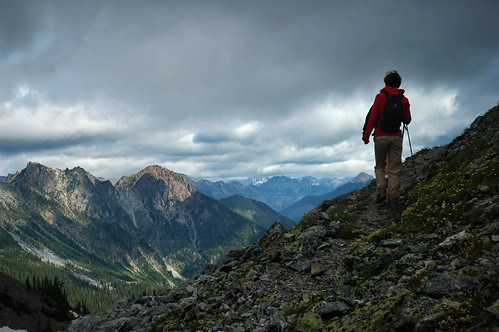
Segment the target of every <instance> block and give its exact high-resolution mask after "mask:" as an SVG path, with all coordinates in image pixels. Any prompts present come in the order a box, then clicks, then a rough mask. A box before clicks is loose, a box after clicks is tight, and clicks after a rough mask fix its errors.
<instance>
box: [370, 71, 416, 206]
mask: <svg viewBox="0 0 499 332" xmlns="http://www.w3.org/2000/svg"><path fill="white" fill-rule="evenodd" d="M384 82H385V87H384V88H383V89H381V91H380V93H378V94H377V95H376V98H375V99H374V104H373V105H372V107H371V110H370V111H369V114H368V116H367V118H366V124H365V125H364V128H365V129H364V133H363V134H362V140H363V141H364V144H368V143H369V136H370V135H371V131H372V130H373V128H374V135H373V136H374V156H375V159H376V166H375V167H374V172H375V175H376V200H375V202H376V203H382V202H383V201H384V200H385V198H386V195H387V192H388V201H389V203H397V202H398V199H399V196H400V195H399V187H400V181H399V173H400V171H401V169H402V137H403V132H402V130H400V125H401V122H403V123H404V124H409V123H410V122H411V111H410V104H409V100H408V99H407V98H406V97H405V96H404V92H405V91H404V90H403V89H399V87H400V84H401V83H402V78H401V77H400V75H399V73H397V71H395V70H392V71H389V72H388V73H386V75H385V78H384ZM387 161H388V180H387V179H386V178H385V167H386V164H387Z"/></svg>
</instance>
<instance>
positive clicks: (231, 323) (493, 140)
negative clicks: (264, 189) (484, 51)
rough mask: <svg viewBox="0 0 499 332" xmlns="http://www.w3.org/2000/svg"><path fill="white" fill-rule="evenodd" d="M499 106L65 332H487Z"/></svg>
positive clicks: (493, 312) (493, 308)
mask: <svg viewBox="0 0 499 332" xmlns="http://www.w3.org/2000/svg"><path fill="white" fill-rule="evenodd" d="M497 123H499V108H498V107H495V108H493V109H491V110H490V111H489V112H488V113H487V114H485V115H484V116H482V117H479V118H478V119H477V120H476V121H475V122H474V123H473V124H472V125H471V127H470V129H468V130H467V131H466V132H465V133H463V135H461V136H460V137H458V138H456V139H455V140H454V141H453V142H452V143H451V144H449V145H447V146H443V147H437V148H433V149H428V150H423V151H420V152H419V153H417V154H416V155H415V156H414V158H412V159H411V158H409V159H408V160H407V161H406V163H405V167H404V174H403V176H402V193H403V197H402V198H401V201H400V203H399V205H397V206H389V205H381V206H376V205H374V203H372V202H373V198H374V192H375V188H374V184H371V185H369V186H368V187H366V188H364V189H361V190H359V191H356V192H352V193H350V194H348V195H345V196H342V197H340V198H337V199H334V200H331V201H324V202H323V203H321V204H320V205H319V206H317V207H316V208H315V209H314V210H312V211H311V212H309V213H308V214H306V215H305V216H304V217H303V219H302V220H301V221H300V223H298V224H297V225H296V226H295V227H294V228H293V229H292V230H290V231H287V230H286V229H285V228H284V227H283V226H282V225H281V224H279V223H275V224H274V225H272V226H271V227H270V228H269V230H268V231H267V233H266V234H265V235H264V236H263V237H262V238H261V240H260V241H259V242H258V243H257V244H255V245H252V246H249V247H247V248H245V249H243V250H240V251H233V252H230V253H229V254H228V255H227V259H226V260H225V261H224V262H222V263H219V264H217V265H206V267H205V268H204V270H203V272H202V273H200V274H198V275H197V276H195V277H194V278H192V279H191V280H189V281H188V282H185V283H184V284H183V285H181V286H179V287H176V288H174V289H172V290H168V291H165V292H164V293H162V294H159V295H154V296H152V295H151V296H144V297H141V298H138V299H135V300H130V301H128V302H125V303H120V304H117V305H116V306H115V307H114V308H112V309H111V310H109V311H107V312H106V313H102V314H99V315H93V316H86V317H83V318H80V319H78V320H76V321H74V322H73V324H72V326H71V327H70V329H69V330H70V331H132V330H133V331H198V330H199V331H499V327H498V326H499V300H498V298H499V296H498V295H499V283H498V277H499V222H498V216H499V209H498V207H497V203H498V200H499V195H498V192H499V188H498V184H499V181H498V180H499V175H498V165H499V162H498V158H497V154H498V151H499V148H498V147H499V145H498V134H497V132H498V131H497Z"/></svg>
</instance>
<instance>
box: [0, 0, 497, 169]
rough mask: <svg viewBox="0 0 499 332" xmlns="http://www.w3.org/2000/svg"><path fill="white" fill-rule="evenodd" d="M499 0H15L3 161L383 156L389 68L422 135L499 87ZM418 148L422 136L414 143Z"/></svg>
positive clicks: (183, 164) (475, 107)
mask: <svg viewBox="0 0 499 332" xmlns="http://www.w3.org/2000/svg"><path fill="white" fill-rule="evenodd" d="M496 9H497V4H496V3H495V1H478V2H473V3H471V2H464V1H463V2H457V3H456V2H455V1H439V2H434V1H417V2H399V1H376V2H374V1H313V2H310V1H302V2H298V1H286V2H281V1H222V0H215V1H181V2H179V1H140V2H135V1H126V2H123V1H105V2H102V1H85V2H78V1H67V2H62V3H61V2H56V1H44V2H39V1H4V2H1V3H0V75H1V77H2V79H1V81H0V158H1V159H0V160H1V161H0V174H7V173H9V172H15V171H16V170H19V169H22V168H24V167H25V165H26V163H27V162H28V161H30V160H33V161H38V162H41V163H44V164H46V165H48V166H50V167H57V168H66V167H69V168H71V167H75V166H78V165H79V166H82V167H84V168H85V169H87V170H88V171H90V172H92V173H93V174H95V175H97V176H104V177H120V176H122V175H128V174H130V173H132V172H137V171H139V170H140V169H142V168H144V167H146V166H148V165H150V164H160V165H163V166H165V167H168V168H170V169H172V170H174V171H176V172H181V173H186V174H189V175H191V176H195V177H203V178H213V179H215V178H233V177H247V176H256V175H282V174H284V175H289V176H303V175H314V176H353V175H355V174H357V173H358V172H360V171H366V172H371V171H372V167H373V151H372V150H373V147H372V145H369V146H365V145H363V143H362V141H361V139H360V133H361V128H362V125H363V120H364V117H365V114H366V112H367V110H368V109H369V106H370V105H371V103H372V102H373V100H374V96H375V94H376V93H377V92H378V91H379V89H381V88H382V87H383V82H382V78H383V75H384V73H385V72H386V71H388V70H391V69H397V70H398V71H399V72H400V73H401V75H402V78H403V82H402V88H405V89H406V96H407V97H408V98H409V99H410V102H411V109H412V113H413V119H414V120H413V123H412V124H411V126H410V130H411V139H412V142H413V145H414V146H413V148H415V149H416V150H417V149H418V148H421V147H428V146H434V145H438V144H442V143H446V142H448V141H449V140H450V139H451V138H452V137H454V136H455V135H457V134H459V133H460V131H462V129H463V128H464V127H466V126H467V125H469V123H470V121H472V120H473V118H474V117H476V116H477V115H479V114H480V113H483V112H485V111H486V110H487V109H488V108H490V107H492V106H494V105H495V104H496V103H497V101H498V99H499V96H498V94H497V91H498V88H499V41H498V39H497V33H498V32H499V22H498V20H497V19H496V15H495V12H496ZM405 150H406V152H405V153H404V155H407V152H408V149H407V148H406V149H405Z"/></svg>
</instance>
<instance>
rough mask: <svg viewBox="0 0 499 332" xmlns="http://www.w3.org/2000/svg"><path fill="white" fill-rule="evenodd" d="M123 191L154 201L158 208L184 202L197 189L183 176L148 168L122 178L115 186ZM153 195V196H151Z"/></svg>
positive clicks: (157, 168) (160, 169) (158, 168)
mask: <svg viewBox="0 0 499 332" xmlns="http://www.w3.org/2000/svg"><path fill="white" fill-rule="evenodd" d="M115 187H116V188H118V189H119V190H121V191H124V192H133V193H134V194H135V195H137V196H138V197H139V198H140V199H141V200H142V201H152V202H155V203H156V204H157V205H158V206H166V205H171V203H172V202H176V201H180V202H183V201H184V200H186V199H187V198H189V197H191V195H192V194H193V193H194V192H197V190H196V188H195V187H194V186H193V185H192V184H191V183H190V182H189V181H187V180H186V179H185V178H184V177H183V176H181V175H180V174H177V173H175V172H172V171H170V170H168V169H166V168H164V167H161V166H157V165H155V166H148V167H146V168H145V169H143V170H142V171H140V172H139V173H136V174H133V175H130V176H124V177H122V178H121V179H120V180H119V181H118V182H117V183H116V185H115ZM151 194H153V196H150V195H151Z"/></svg>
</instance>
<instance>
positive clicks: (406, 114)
mask: <svg viewBox="0 0 499 332" xmlns="http://www.w3.org/2000/svg"><path fill="white" fill-rule="evenodd" d="M384 90H386V92H388V93H389V94H390V95H393V94H397V95H399V94H403V93H404V90H403V89H396V88H392V87H389V86H387V87H385V88H384ZM385 103H386V95H385V94H384V93H383V92H380V93H378V94H377V95H376V98H375V99H374V104H373V106H372V109H371V116H370V117H369V121H368V122H367V127H366V131H365V133H364V136H363V137H362V140H363V141H364V143H366V144H367V143H368V142H369V136H370V135H371V131H372V130H373V128H375V129H374V137H378V136H400V137H402V130H399V131H398V132H396V133H389V132H386V131H383V130H381V129H380V128H377V124H378V121H379V119H381V117H382V116H383V111H384V110H385ZM402 107H403V110H402V122H403V123H405V124H409V123H410V122H411V111H410V105H409V99H407V98H406V97H405V96H404V97H402Z"/></svg>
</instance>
